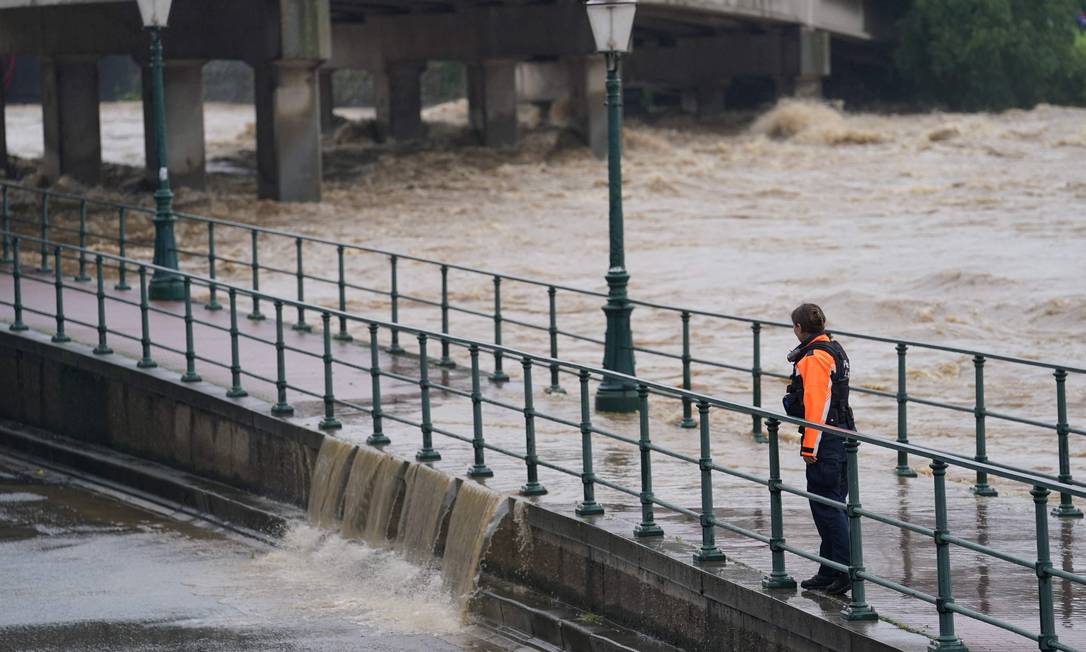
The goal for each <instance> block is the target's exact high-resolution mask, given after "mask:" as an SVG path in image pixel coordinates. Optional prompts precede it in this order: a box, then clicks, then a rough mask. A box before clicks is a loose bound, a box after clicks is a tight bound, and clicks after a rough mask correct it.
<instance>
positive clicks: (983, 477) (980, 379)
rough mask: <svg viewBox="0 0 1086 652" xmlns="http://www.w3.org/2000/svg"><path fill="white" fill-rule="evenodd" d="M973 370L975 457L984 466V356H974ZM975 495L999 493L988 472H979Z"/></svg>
mask: <svg viewBox="0 0 1086 652" xmlns="http://www.w3.org/2000/svg"><path fill="white" fill-rule="evenodd" d="M973 369H974V371H975V377H976V384H975V385H974V394H975V396H976V398H975V401H974V403H973V416H974V417H975V419H976V422H977V429H976V433H977V442H976V446H977V454H976V455H975V456H974V457H973V459H975V460H976V461H978V462H980V463H982V464H984V463H987V462H988V444H987V442H986V434H985V423H984V421H985V416H986V415H987V412H986V411H985V405H984V356H983V355H975V356H973ZM972 491H973V493H975V494H976V495H978V496H995V495H998V492H997V491H996V490H995V488H994V487H992V486H991V485H990V484H988V473H987V472H986V471H980V470H978V471H977V483H976V484H975V485H973V487H972Z"/></svg>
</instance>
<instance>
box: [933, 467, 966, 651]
mask: <svg viewBox="0 0 1086 652" xmlns="http://www.w3.org/2000/svg"><path fill="white" fill-rule="evenodd" d="M930 466H931V472H932V476H933V477H934V478H935V567H936V581H937V584H938V588H939V595H938V597H937V599H936V602H935V609H936V610H937V611H938V612H939V635H938V636H937V637H936V638H935V641H934V643H933V644H932V646H931V649H933V650H943V651H948V650H954V651H962V652H964V650H965V649H966V648H965V645H963V644H962V641H961V639H960V638H958V635H957V634H955V633H954V612H953V611H951V610H950V609H949V608H948V605H952V604H954V592H953V590H952V585H951V576H950V542H948V541H947V540H946V537H947V535H949V534H950V531H949V527H948V525H947V513H946V467H947V465H946V462H944V461H942V460H932V461H931V464H930Z"/></svg>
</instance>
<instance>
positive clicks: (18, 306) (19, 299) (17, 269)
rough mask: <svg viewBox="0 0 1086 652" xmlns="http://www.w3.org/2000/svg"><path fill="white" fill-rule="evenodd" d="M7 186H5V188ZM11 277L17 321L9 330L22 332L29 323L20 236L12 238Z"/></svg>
mask: <svg viewBox="0 0 1086 652" xmlns="http://www.w3.org/2000/svg"><path fill="white" fill-rule="evenodd" d="M6 188H7V186H5V189H6ZM11 277H12V283H13V284H14V286H15V287H14V292H15V297H14V303H15V306H14V308H15V321H13V322H12V323H11V326H9V327H8V330H11V331H15V332H20V331H25V330H27V325H26V324H24V323H23V283H22V278H23V265H22V262H21V261H20V260H19V238H18V237H13V238H12V239H11Z"/></svg>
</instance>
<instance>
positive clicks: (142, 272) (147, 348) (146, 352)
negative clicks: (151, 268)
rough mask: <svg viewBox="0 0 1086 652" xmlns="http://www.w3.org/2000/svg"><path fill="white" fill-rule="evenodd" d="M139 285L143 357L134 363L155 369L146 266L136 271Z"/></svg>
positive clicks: (144, 367) (156, 364)
mask: <svg viewBox="0 0 1086 652" xmlns="http://www.w3.org/2000/svg"><path fill="white" fill-rule="evenodd" d="M137 276H138V277H139V283H140V349H141V350H142V353H143V357H141V358H140V361H139V362H137V363H136V366H137V367H139V368H140V369H151V368H152V367H157V366H158V363H157V362H155V361H154V360H153V359H152V358H151V319H150V314H149V313H150V312H151V306H150V304H149V303H148V301H147V266H146V265H140V266H139V269H138V270H137Z"/></svg>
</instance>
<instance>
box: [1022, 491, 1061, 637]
mask: <svg viewBox="0 0 1086 652" xmlns="http://www.w3.org/2000/svg"><path fill="white" fill-rule="evenodd" d="M1029 493H1030V495H1031V496H1033V507H1034V509H1033V512H1034V516H1035V518H1036V521H1037V526H1036V527H1037V531H1036V534H1037V564H1036V565H1035V567H1034V569H1035V571H1036V573H1037V608H1038V609H1037V610H1038V612H1039V615H1040V621H1041V623H1040V624H1041V637H1040V640H1039V641H1038V642H1037V643H1038V647H1039V649H1041V650H1055V649H1056V643H1058V642H1059V639H1058V638H1057V637H1056V620H1055V612H1054V610H1053V609H1054V605H1053V602H1052V575H1051V573H1050V572H1049V571H1051V570H1052V557H1051V555H1050V553H1049V549H1048V546H1049V544H1048V514H1047V511H1048V489H1047V488H1045V487H1040V486H1035V487H1033V489H1032V490H1031V491H1030V492H1029Z"/></svg>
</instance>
